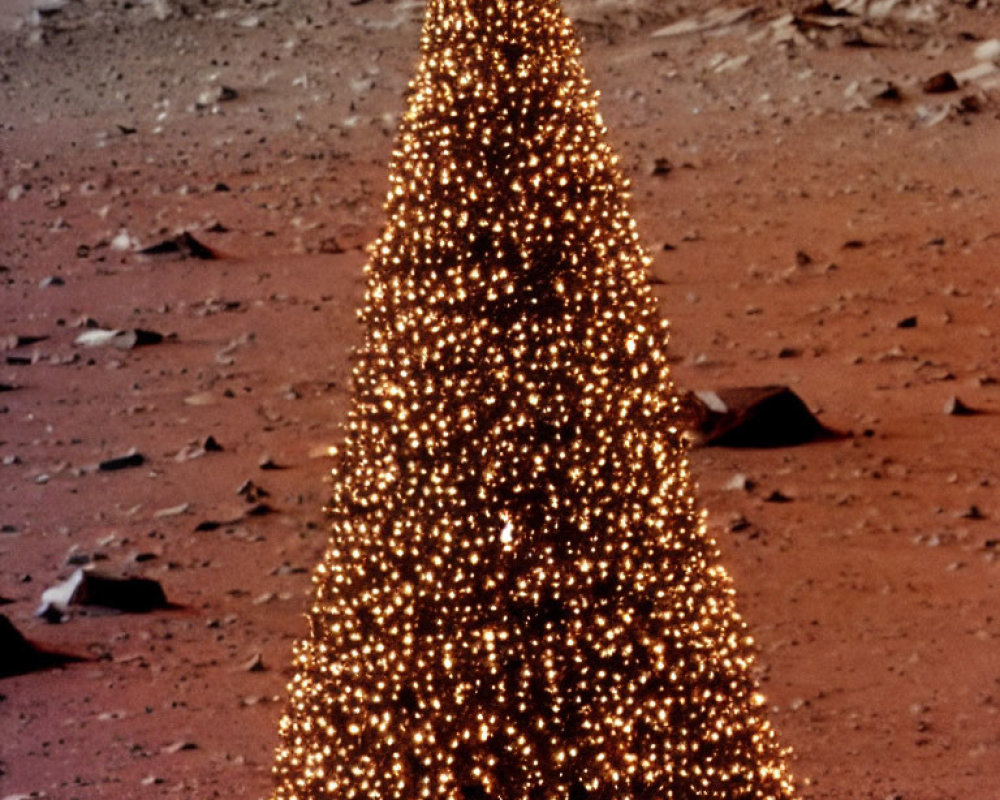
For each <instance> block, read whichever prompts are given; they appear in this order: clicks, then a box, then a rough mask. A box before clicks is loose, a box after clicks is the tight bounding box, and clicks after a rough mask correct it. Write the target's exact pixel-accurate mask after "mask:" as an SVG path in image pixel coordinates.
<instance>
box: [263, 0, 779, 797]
mask: <svg viewBox="0 0 1000 800" xmlns="http://www.w3.org/2000/svg"><path fill="white" fill-rule="evenodd" d="M409 98H410V106H409V108H408V110H407V112H406V113H405V115H404V117H403V120H402V123H401V127H400V132H399V139H398V142H397V147H396V150H395V152H394V155H393V160H392V163H391V166H390V178H389V185H390V189H389V192H388V195H387V199H386V205H385V208H386V213H387V217H388V221H387V224H386V226H385V229H384V231H383V233H382V234H381V236H380V237H379V238H378V240H377V241H376V242H375V243H374V244H373V245H372V248H371V251H370V257H371V260H370V263H369V265H368V266H367V267H366V277H367V280H368V290H367V295H366V299H365V305H364V308H363V309H362V315H361V316H362V320H363V322H364V324H365V327H366V336H365V340H364V343H363V345H362V347H361V349H360V351H359V354H358V360H357V363H356V366H355V369H354V383H355V389H354V395H353V398H352V406H351V410H350V413H349V417H348V421H347V431H346V440H345V442H344V445H343V447H341V448H339V450H338V452H337V461H336V464H337V466H336V468H335V469H334V473H333V477H334V489H333V496H332V498H331V502H330V514H331V520H332V537H331V541H330V545H329V548H328V550H327V552H326V554H325V556H324V558H323V561H322V563H321V564H320V565H319V567H318V568H317V570H316V572H315V575H314V579H315V585H316V596H315V601H314V603H313V605H312V608H311V610H310V615H309V617H310V621H311V627H312V630H311V635H310V636H309V637H308V638H307V639H306V640H304V641H302V642H300V643H299V644H298V646H297V648H296V653H295V657H294V668H295V671H296V674H295V677H294V679H293V681H292V683H291V685H290V690H289V706H288V712H287V714H286V716H285V717H284V718H283V719H282V721H281V723H280V735H281V742H282V744H281V747H280V748H279V751H278V754H277V758H276V764H275V774H276V778H277V788H276V791H275V795H274V797H275V798H276V800H320V798H323V799H324V800H335V799H336V800H341V799H343V800H353V799H355V798H357V800H415V799H416V798H428V799H433V800H488V799H489V800H671V799H673V800H691V799H692V798H711V799H712V800H723V799H725V800H749V799H750V798H754V799H755V800H765V798H770V799H772V800H790V798H792V797H794V796H795V794H794V788H793V786H792V782H791V779H790V777H789V775H788V772H787V769H786V766H785V753H784V751H782V749H781V748H780V747H779V745H778V744H777V741H776V737H775V735H774V733H773V731H772V729H771V727H770V725H769V724H768V722H767V720H766V719H765V718H764V711H765V702H764V699H763V697H762V696H761V695H760V694H759V692H758V690H757V687H756V686H755V684H754V682H753V680H752V677H751V670H752V667H753V663H754V662H753V659H754V657H753V652H752V640H751V639H750V637H749V635H748V633H747V630H746V626H745V624H744V623H743V621H742V620H741V618H740V617H739V615H738V614H737V612H736V610H735V605H734V599H733V590H732V588H731V586H730V582H729V579H728V577H727V575H726V573H725V571H724V570H723V569H722V567H721V566H720V565H719V564H718V553H717V548H716V545H715V543H714V542H713V541H712V540H711V539H710V538H709V537H708V535H707V533H706V530H705V525H704V519H703V516H702V515H701V513H700V512H699V510H698V508H697V506H696V504H695V501H694V498H693V492H692V490H691V476H690V468H689V464H688V460H687V455H686V451H685V448H684V443H683V440H682V436H681V432H680V431H679V429H678V426H677V419H678V410H679V406H678V401H677V398H676V396H675V393H674V391H673V387H672V384H671V381H670V376H669V371H668V366H667V357H666V341H667V325H666V322H665V321H664V320H662V319H661V318H660V316H659V312H658V309H657V303H656V299H655V297H654V296H653V295H652V293H651V292H650V290H649V288H648V285H647V280H646V272H645V270H646V267H647V265H648V259H647V257H646V255H645V254H644V253H643V251H642V248H641V246H640V243H639V237H638V233H637V230H636V226H635V223H634V221H633V220H632V218H631V216H630V214H629V212H628V208H627V205H626V203H627V192H626V189H627V184H626V182H625V181H624V180H623V179H622V177H621V176H620V175H619V173H618V172H617V169H618V166H617V165H618V159H617V157H616V156H615V154H614V153H613V152H612V151H611V148H610V147H609V146H608V144H607V142H606V136H605V130H604V126H603V121H602V120H601V118H600V116H599V114H598V113H597V105H596V95H595V93H594V92H593V90H592V89H591V88H590V85H589V83H588V82H587V79H586V77H585V76H584V74H583V70H582V67H581V64H580V54H579V50H578V47H577V44H576V39H575V36H574V32H573V29H572V25H571V24H570V22H569V21H568V19H567V18H566V17H565V15H564V14H563V13H562V11H561V10H560V8H559V4H558V2H556V0H428V4H427V11H426V20H425V24H424V28H423V35H422V59H421V62H420V65H419V68H418V70H417V74H416V76H415V78H414V79H413V81H412V83H411V87H410V93H409Z"/></svg>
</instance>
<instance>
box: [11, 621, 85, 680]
mask: <svg viewBox="0 0 1000 800" xmlns="http://www.w3.org/2000/svg"><path fill="white" fill-rule="evenodd" d="M70 660H72V659H70V658H69V657H68V656H62V655H58V654H56V653H47V652H45V651H44V650H39V649H38V648H37V647H35V646H34V645H33V644H32V643H31V642H29V641H28V640H27V639H25V638H24V636H23V635H22V634H21V632H20V631H19V630H18V629H17V628H15V627H14V623H12V622H11V621H10V620H9V619H7V617H5V616H4V615H3V614H0V678H8V677H10V676H12V675H23V674H24V673H25V672H34V671H36V670H39V669H47V668H48V667H54V666H57V665H58V664H60V663H64V662H66V661H70Z"/></svg>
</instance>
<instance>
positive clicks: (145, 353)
mask: <svg viewBox="0 0 1000 800" xmlns="http://www.w3.org/2000/svg"><path fill="white" fill-rule="evenodd" d="M566 7H567V10H569V11H570V13H571V14H572V16H573V17H574V19H575V20H576V22H577V25H578V29H579V31H580V34H581V37H582V41H583V47H584V57H585V62H586V64H587V68H588V70H589V74H590V77H591V78H592V80H593V82H594V83H595V85H596V86H597V87H599V88H600V90H601V92H602V104H601V109H602V113H603V115H604V118H605V120H606V122H607V124H608V127H609V129H610V136H611V139H612V141H613V142H614V144H615V146H616V147H617V149H618V152H619V153H620V154H621V155H622V159H623V160H622V166H623V169H624V170H625V171H626V173H627V174H628V175H629V176H630V178H631V179H632V186H633V192H634V208H635V214H636V217H637V220H638V223H639V229H640V231H641V233H642V235H643V237H644V239H645V240H646V242H647V243H648V246H649V248H650V250H651V253H652V255H653V256H654V263H653V266H652V271H651V272H652V274H651V280H652V281H653V282H654V283H655V285H656V291H657V292H658V294H659V296H660V297H661V298H662V303H663V310H664V313H665V314H666V315H667V316H668V317H669V318H670V319H671V321H672V324H673V330H674V335H673V354H674V357H675V361H676V364H675V373H674V374H675V377H676V380H677V383H678V386H679V387H680V388H681V389H682V390H698V389H718V388H723V387H728V386H753V385H767V384H781V385H787V386H790V387H791V388H792V389H793V390H794V391H795V392H796V393H797V394H798V395H799V396H800V397H802V398H803V399H804V400H805V402H806V403H807V404H808V406H809V407H810V408H811V409H812V411H813V412H815V413H816V414H817V415H818V417H819V419H820V420H821V421H822V422H823V423H824V424H825V425H827V426H828V427H830V428H832V429H835V430H838V431H840V432H842V433H844V434H846V435H845V436H843V437H840V438H836V439H831V440H829V441H823V442H817V443H812V444H807V445H803V446H798V447H777V448H750V449H734V448H720V447H704V448H699V449H697V450H695V451H694V465H695V472H696V475H697V478H698V481H699V485H700V495H701V498H702V501H703V503H704V505H705V506H706V508H707V509H708V512H709V527H710V530H711V532H712V533H713V535H715V536H716V537H717V538H718V540H719V544H720V547H721V549H722V551H723V554H724V559H725V563H726V564H727V566H728V567H729V568H730V570H731V572H732V574H733V576H734V579H735V583H736V586H737V588H738V591H739V597H740V605H741V608H742V609H743V611H744V613H745V616H746V617H747V618H748V620H749V622H750V624H751V626H752V629H753V630H754V632H755V635H756V639H757V641H758V645H759V649H760V660H759V664H760V678H761V680H762V683H763V686H764V689H765V692H766V694H767V696H768V701H769V703H770V704H771V705H772V707H773V718H774V721H775V724H776V726H777V727H778V728H779V730H780V733H781V736H782V739H783V741H785V742H786V743H788V744H789V745H790V746H791V747H792V748H793V751H794V752H793V756H792V758H793V764H794V769H795V772H796V774H797V776H798V777H799V781H800V784H801V787H802V795H803V797H804V798H812V799H814V800H820V798H823V799H824V800H833V799H834V798H836V799H838V800H847V798H851V799H852V800H860V799H862V798H873V799H874V800H946V799H948V798H956V799H958V798H961V800H996V798H997V796H998V795H997V791H998V790H997V779H996V771H997V770H996V764H997V763H998V762H1000V611H998V609H997V606H996V598H997V590H998V583H1000V581H998V569H1000V566H998V563H997V562H998V553H1000V502H998V499H997V497H998V486H1000V466H998V465H1000V458H998V443H1000V323H998V322H997V318H998V310H1000V199H998V197H997V191H998V189H997V187H998V186H1000V135H998V129H1000V124H998V123H1000V7H998V5H997V4H996V3H995V2H994V0H978V2H977V1H976V0H972V2H968V3H966V2H961V3H959V2H948V0H868V1H867V2H864V1H862V0H857V1H854V0H852V1H850V2H833V3H832V4H831V3H807V2H793V0H761V2H759V3H755V4H749V3H748V4H740V3H739V2H738V0H733V2H726V3H718V2H709V3H701V4H695V3H689V2H674V0H667V1H665V2H664V1H663V0H588V1H587V2H584V0H575V1H574V2H567V3H566ZM422 10H423V4H422V3H418V2H411V1H409V0H395V2H393V0H354V2H347V0H300V2H296V3H279V2H278V1H277V0H244V1H242V2H240V1H239V0H185V1H184V2H181V1H180V0H2V2H0V98H2V100H0V282H2V293H0V359H2V362H0V526H2V527H0V602H4V603H5V605H3V606H2V607H0V614H2V615H3V616H5V617H6V618H7V619H8V620H9V621H10V623H11V624H12V625H13V626H14V627H15V628H16V629H17V631H20V633H21V634H22V635H23V636H24V637H26V638H27V640H28V641H30V643H31V644H32V645H34V646H36V647H38V648H41V649H43V650H45V651H48V652H49V653H50V654H58V655H61V656H65V657H67V658H66V659H65V660H60V663H59V664H58V665H57V666H55V667H53V661H52V660H51V659H49V660H47V661H45V662H44V663H37V664H35V665H34V666H39V667H44V668H43V669H37V670H34V671H31V672H26V673H23V674H15V675H11V676H8V677H4V678H3V679H0V798H29V797H30V798H34V797H47V798H57V799H58V800H71V799H75V800H89V799H90V798H105V797H106V798H112V797H113V798H157V797H175V796H176V797H186V798H190V797H198V798H213V797H264V796H265V795H266V793H267V791H268V788H269V786H270V776H269V769H270V762H271V753H272V750H273V747H274V745H275V743H276V741H277V736H276V729H277V720H278V718H279V716H280V714H281V710H282V703H283V694H284V686H285V683H286V681H287V680H288V677H289V675H290V672H289V670H288V664H289V661H290V648H291V643H292V641H293V640H294V639H295V638H296V637H298V636H301V635H302V634H303V633H304V632H305V626H304V619H303V616H302V614H303V611H304V609H305V607H306V604H307V603H308V602H309V596H310V588H309V571H310V569H311V567H312V565H313V564H314V563H315V562H316V561H317V560H318V558H319V555H320V553H321V552H322V551H323V549H324V547H325V543H326V542H325V540H326V533H325V526H324V522H323V513H322V505H323V502H324V500H325V494H326V486H325V483H324V480H325V473H326V471H327V469H328V466H329V460H328V459H329V448H330V446H331V445H335V444H336V443H337V442H338V440H339V438H340V429H339V423H340V421H341V420H342V417H343V414H344V409H345V405H346V398H347V394H348V392H349V389H350V386H349V374H350V358H351V357H350V351H351V346H352V344H353V343H354V342H356V341H357V339H358V335H359V330H358V327H357V323H356V321H355V309H356V308H357V306H358V304H359V302H360V300H361V293H362V291H363V283H362V271H361V270H362V266H363V264H364V260H365V253H364V245H365V244H366V243H367V242H368V241H369V240H370V239H371V238H372V237H373V236H374V235H375V233H376V232H377V231H378V229H379V225H380V222H381V211H380V207H381V199H382V197H383V196H384V193H385V189H386V186H387V181H386V178H387V171H386V162H387V160H388V157H389V154H390V152H391V149H392V143H393V135H394V129H395V125H396V120H397V119H398V116H399V114H400V112H401V110H402V109H403V107H404V102H405V98H404V93H405V89H406V84H407V81H408V79H409V77H410V75H411V73H412V70H413V67H414V65H415V62H416V57H417V47H418V37H419V25H420V19H421V14H422ZM143 251H146V252H143ZM80 567H95V568H96V569H98V570H100V571H102V572H106V573H108V574H115V575H127V576H132V577H136V578H146V579H151V580H155V581H156V582H157V583H158V584H159V585H160V586H161V587H162V589H163V591H164V592H165V596H166V602H165V603H162V602H153V603H152V610H149V611H146V612H145V613H136V612H135V611H134V610H133V611H126V612H124V613H123V612H118V611H113V610H108V609H106V608H102V607H101V606H94V605H77V604H71V605H69V606H63V605H60V603H58V602H56V603H51V602H50V603H47V606H48V607H47V609H46V610H47V613H46V615H45V616H44V617H38V616H36V611H37V610H38V609H39V606H41V605H43V603H42V600H43V598H42V595H43V593H44V592H45V590H47V589H49V588H50V587H55V586H57V585H59V584H60V583H61V582H62V581H65V580H66V579H68V578H71V577H72V576H73V575H74V573H75V571H76V570H77V569H78V568H80ZM91 591H92V592H96V591H98V590H97V589H96V588H94V587H91ZM47 599H48V600H52V599H53V596H52V595H50V596H49V597H48V598H47ZM56 599H57V600H58V598H56ZM63 599H65V598H63ZM2 634H3V630H0V635H2ZM15 649H16V648H14V646H13V645H11V646H10V649H8V651H7V652H8V653H13V652H14V651H15ZM3 657H4V656H2V655H0V658H3ZM0 667H2V665H0ZM3 671H4V670H3V669H2V668H0V672H3Z"/></svg>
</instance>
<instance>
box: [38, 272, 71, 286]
mask: <svg viewBox="0 0 1000 800" xmlns="http://www.w3.org/2000/svg"><path fill="white" fill-rule="evenodd" d="M65 285H66V279H65V278H63V277H62V276H61V275H49V277H47V278H42V279H41V280H40V281H39V282H38V288H39V289H48V288H49V287H50V286H65Z"/></svg>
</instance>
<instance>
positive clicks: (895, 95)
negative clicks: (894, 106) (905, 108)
mask: <svg viewBox="0 0 1000 800" xmlns="http://www.w3.org/2000/svg"><path fill="white" fill-rule="evenodd" d="M875 99H876V100H884V101H885V102H888V103H898V102H900V101H901V100H902V99H903V92H902V91H901V90H900V88H899V87H898V86H896V84H894V83H890V84H889V85H888V86H886V87H885V88H884V89H883V90H882V91H881V92H879V93H878V94H877V95H875Z"/></svg>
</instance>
